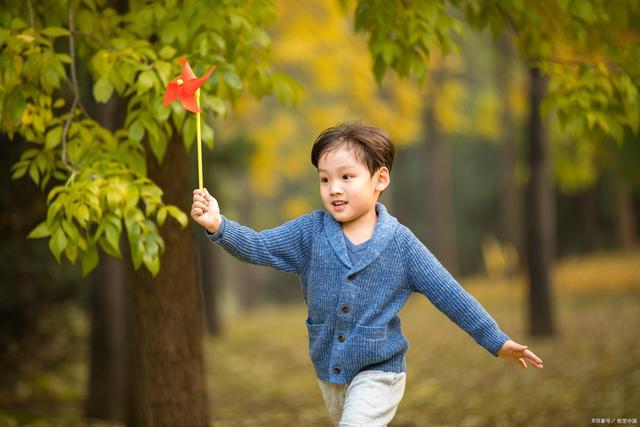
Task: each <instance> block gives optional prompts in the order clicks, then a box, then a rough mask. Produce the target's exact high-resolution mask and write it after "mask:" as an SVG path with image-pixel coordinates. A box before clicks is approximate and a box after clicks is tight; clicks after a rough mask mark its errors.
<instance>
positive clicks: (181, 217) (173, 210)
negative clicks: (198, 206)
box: [167, 205, 188, 228]
mask: <svg viewBox="0 0 640 427" xmlns="http://www.w3.org/2000/svg"><path fill="white" fill-rule="evenodd" d="M167 212H168V213H169V215H171V216H172V217H174V218H175V219H176V221H178V222H179V223H180V225H181V226H182V228H184V227H186V226H187V224H188V219H187V215H186V214H185V213H184V212H182V211H181V210H180V209H178V208H177V207H176V206H172V205H167Z"/></svg>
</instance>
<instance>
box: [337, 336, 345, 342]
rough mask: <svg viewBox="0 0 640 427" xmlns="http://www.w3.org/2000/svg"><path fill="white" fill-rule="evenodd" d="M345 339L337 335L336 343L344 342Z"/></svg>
mask: <svg viewBox="0 0 640 427" xmlns="http://www.w3.org/2000/svg"><path fill="white" fill-rule="evenodd" d="M345 339H346V338H345V336H344V335H338V342H344V340H345Z"/></svg>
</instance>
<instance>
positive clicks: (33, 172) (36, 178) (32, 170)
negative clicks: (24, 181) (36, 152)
mask: <svg viewBox="0 0 640 427" xmlns="http://www.w3.org/2000/svg"><path fill="white" fill-rule="evenodd" d="M29 176H30V177H31V179H32V180H33V182H35V183H36V185H38V184H39V183H40V174H39V173H38V166H37V165H36V162H32V163H31V165H30V166H29Z"/></svg>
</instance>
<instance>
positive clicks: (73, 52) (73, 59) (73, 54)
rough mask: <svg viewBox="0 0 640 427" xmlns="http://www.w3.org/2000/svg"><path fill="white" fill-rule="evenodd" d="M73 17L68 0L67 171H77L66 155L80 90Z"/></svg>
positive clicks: (64, 140)
mask: <svg viewBox="0 0 640 427" xmlns="http://www.w3.org/2000/svg"><path fill="white" fill-rule="evenodd" d="M73 18H74V15H73V1H69V56H70V57H71V64H70V68H71V83H72V84H71V90H72V91H73V93H74V98H73V102H72V103H71V109H70V110H69V117H67V122H66V123H65V124H64V128H63V130H62V163H63V164H64V165H65V167H66V168H67V169H69V171H71V172H73V173H77V169H76V168H75V167H74V166H77V165H73V164H72V163H73V162H71V161H70V160H69V158H68V157H67V136H68V134H69V127H71V120H72V119H73V112H74V111H75V109H76V108H77V106H78V103H79V102H80V90H79V88H78V76H77V74H76V46H75V39H74V35H73V31H74V25H73Z"/></svg>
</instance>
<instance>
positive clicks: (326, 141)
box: [311, 122, 396, 176]
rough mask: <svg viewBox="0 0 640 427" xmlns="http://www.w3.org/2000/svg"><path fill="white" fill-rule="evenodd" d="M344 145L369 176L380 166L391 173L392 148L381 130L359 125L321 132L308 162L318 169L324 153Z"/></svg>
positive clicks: (336, 127)
mask: <svg viewBox="0 0 640 427" xmlns="http://www.w3.org/2000/svg"><path fill="white" fill-rule="evenodd" d="M342 145H346V146H347V147H349V148H350V149H352V150H353V152H354V154H355V156H356V158H357V159H358V160H359V161H361V162H362V163H363V164H364V165H365V166H366V167H367V169H368V170H369V172H370V173H371V175H372V176H373V174H374V173H376V171H377V170H378V169H380V168H381V167H383V166H386V167H387V169H389V172H391V166H392V165H393V159H394V157H395V154H396V148H395V146H394V144H393V141H391V138H389V136H388V135H387V133H386V132H384V131H383V130H382V129H378V128H375V127H371V126H364V125H362V124H360V123H357V122H355V123H341V124H339V125H337V126H334V127H330V128H328V129H325V130H324V131H322V133H321V134H320V135H318V138H316V141H315V142H314V143H313V148H311V163H312V164H313V166H315V167H316V169H317V168H318V161H319V160H320V158H321V157H322V156H324V155H325V154H327V153H329V152H331V151H333V150H336V149H338V148H339V147H340V146H342Z"/></svg>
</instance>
